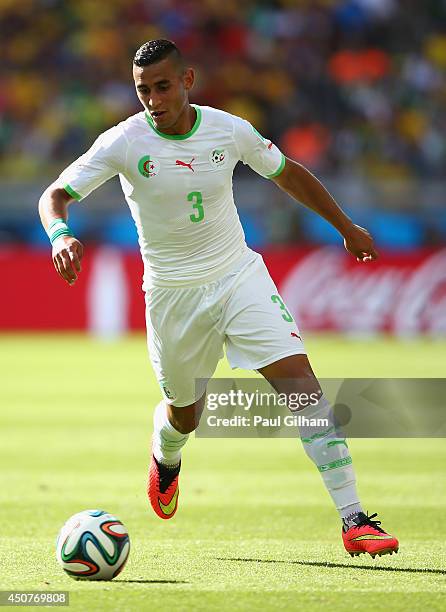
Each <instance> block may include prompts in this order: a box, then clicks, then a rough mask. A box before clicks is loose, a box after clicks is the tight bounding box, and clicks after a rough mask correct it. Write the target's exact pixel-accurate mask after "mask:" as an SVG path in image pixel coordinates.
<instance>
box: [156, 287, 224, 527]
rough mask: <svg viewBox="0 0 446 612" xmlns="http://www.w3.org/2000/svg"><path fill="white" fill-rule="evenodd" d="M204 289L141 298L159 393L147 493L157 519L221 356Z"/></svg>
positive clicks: (174, 490) (168, 509) (174, 497)
mask: <svg viewBox="0 0 446 612" xmlns="http://www.w3.org/2000/svg"><path fill="white" fill-rule="evenodd" d="M212 295H213V291H212V288H210V287H209V286H208V285H202V286H200V287H191V288H181V289H171V288H159V287H158V288H154V289H151V290H150V293H149V294H148V296H147V309H146V319H147V341H148V347H149V353H150V358H151V361H152V366H153V368H154V370H155V374H156V377H157V379H158V382H159V384H160V387H161V389H162V391H163V394H164V400H163V401H162V402H160V403H159V404H158V406H157V407H156V409H155V413H154V419H153V423H154V428H153V429H154V430H153V442H152V458H151V464H150V470H149V482H148V486H147V493H148V497H149V500H150V504H151V506H152V508H153V510H154V511H155V512H156V514H157V515H158V516H159V517H160V518H162V519H169V518H172V517H173V516H174V514H175V512H176V509H177V506H178V495H179V488H178V476H179V472H180V467H181V450H182V448H183V446H184V445H185V444H186V442H187V440H188V438H189V433H190V432H192V431H193V430H194V429H195V428H196V427H197V425H198V422H199V418H200V416H201V412H202V410H203V406H204V395H205V391H206V383H207V380H208V379H209V378H210V377H211V376H212V374H213V373H214V371H215V368H216V366H217V363H218V361H219V359H220V357H222V356H223V348H222V347H223V336H222V334H221V333H220V332H219V331H218V330H217V328H216V326H215V320H214V319H213V318H212V317H211V316H210V314H209V312H208V310H209V308H208V306H209V301H210V298H211V296H212Z"/></svg>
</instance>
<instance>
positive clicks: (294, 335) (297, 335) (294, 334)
mask: <svg viewBox="0 0 446 612" xmlns="http://www.w3.org/2000/svg"><path fill="white" fill-rule="evenodd" d="M291 335H292V336H293V338H299V340H302V338H301V337H300V336H299V334H296V333H295V332H291Z"/></svg>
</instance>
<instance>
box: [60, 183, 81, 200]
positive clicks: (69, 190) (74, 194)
mask: <svg viewBox="0 0 446 612" xmlns="http://www.w3.org/2000/svg"><path fill="white" fill-rule="evenodd" d="M64 189H65V191H66V192H67V193H68V195H70V196H71V197H72V198H74V199H75V200H82V196H81V195H80V194H79V193H78V192H77V191H75V190H74V189H73V188H72V187H70V185H68V183H67V184H66V185H64Z"/></svg>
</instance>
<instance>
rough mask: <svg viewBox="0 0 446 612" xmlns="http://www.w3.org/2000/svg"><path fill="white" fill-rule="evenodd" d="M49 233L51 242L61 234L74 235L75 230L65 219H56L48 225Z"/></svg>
mask: <svg viewBox="0 0 446 612" xmlns="http://www.w3.org/2000/svg"><path fill="white" fill-rule="evenodd" d="M47 234H48V238H49V239H50V242H51V244H53V243H54V241H55V240H57V238H60V237H61V236H73V232H72V231H71V230H70V228H69V227H68V225H67V224H66V223H65V221H64V220H63V219H55V220H54V221H53V222H52V223H51V224H50V226H49V227H48V230H47Z"/></svg>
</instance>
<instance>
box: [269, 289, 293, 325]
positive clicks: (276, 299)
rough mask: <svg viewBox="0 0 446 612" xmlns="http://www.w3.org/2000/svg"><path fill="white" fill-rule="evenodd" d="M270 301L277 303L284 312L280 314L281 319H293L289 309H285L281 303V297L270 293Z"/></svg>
mask: <svg viewBox="0 0 446 612" xmlns="http://www.w3.org/2000/svg"><path fill="white" fill-rule="evenodd" d="M271 302H275V303H276V304H279V308H280V310H283V312H284V314H283V315H282V319H283V320H284V321H286V322H287V323H292V322H293V321H294V319H293V317H292V316H291V315H290V312H289V310H288V309H287V307H286V306H285V304H284V303H283V301H282V298H281V297H280V295H272V296H271Z"/></svg>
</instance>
